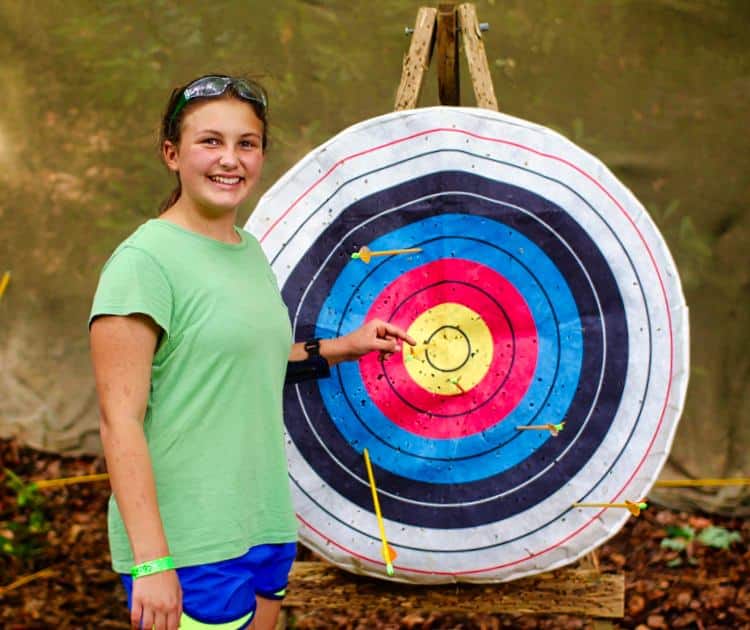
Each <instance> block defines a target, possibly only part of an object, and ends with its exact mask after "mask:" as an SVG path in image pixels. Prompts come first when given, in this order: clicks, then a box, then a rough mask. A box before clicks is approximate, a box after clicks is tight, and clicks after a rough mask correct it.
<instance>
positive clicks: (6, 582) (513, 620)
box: [0, 440, 750, 630]
mask: <svg viewBox="0 0 750 630" xmlns="http://www.w3.org/2000/svg"><path fill="white" fill-rule="evenodd" d="M0 461H2V465H3V468H4V470H3V471H2V472H0V627H2V628H5V629H6V630H27V629H28V630H31V629H37V628H39V629H42V628H44V629H46V628H58V629H60V630H64V629H78V628H128V627H129V626H128V623H127V613H126V610H125V604H124V592H123V590H122V587H121V586H120V583H119V580H118V578H117V577H116V576H115V574H114V573H112V571H111V570H110V566H109V552H108V548H107V534H106V502H107V498H108V485H107V483H106V482H98V483H89V484H79V485H71V486H65V487H61V488H54V489H53V488H50V489H45V490H36V491H34V490H30V489H29V488H28V486H25V488H24V487H23V486H21V485H19V482H18V481H17V480H14V479H15V478H14V477H13V474H15V475H16V476H17V478H18V479H21V480H23V481H27V480H30V479H34V480H39V479H52V478H58V477H68V476H74V475H82V474H91V473H98V472H103V471H104V462H103V461H102V460H101V459H100V458H93V457H79V458H69V457H68V458H63V457H60V456H58V455H50V454H47V453H41V452H38V451H35V450H32V449H29V448H23V447H20V446H19V445H18V443H17V442H15V441H13V440H0ZM8 470H10V471H12V473H8V472H7V471H8ZM19 492H20V494H19ZM19 503H22V505H20V504H19ZM711 526H716V527H720V528H723V529H722V530H721V531H722V532H724V534H726V535H728V536H729V539H728V541H726V542H727V544H728V548H727V549H721V548H718V547H714V546H711V545H709V544H703V543H701V542H699V540H700V538H701V537H700V535H698V536H696V538H695V539H693V540H692V541H688V544H687V548H686V549H683V550H677V549H669V548H667V547H665V546H664V545H663V544H662V541H663V540H665V539H669V540H671V541H674V540H675V537H676V536H675V530H674V529H670V528H674V527H680V528H682V530H683V538H682V541H683V542H684V541H685V540H686V539H685V535H684V533H685V531H689V530H688V529H687V528H688V527H689V528H692V530H693V531H694V532H695V533H696V534H699V533H700V532H704V531H705V530H706V529H707V528H709V527H711ZM714 531H716V530H714ZM688 538H689V536H688ZM749 542H750V522H748V521H743V520H740V519H731V518H718V517H713V516H709V515H700V514H686V513H681V512H673V511H670V510H664V509H659V508H658V507H651V508H649V509H648V510H646V511H645V512H644V513H643V514H642V515H641V516H640V517H638V518H632V519H631V520H630V521H629V522H628V524H627V525H626V526H625V527H624V528H623V530H622V531H621V532H620V533H619V534H618V535H617V536H616V537H615V538H613V539H612V540H611V541H609V542H608V543H607V544H605V545H604V546H603V547H602V548H601V549H600V552H599V558H600V563H601V568H602V570H604V571H622V572H624V573H625V576H626V602H625V618H624V619H623V620H620V621H618V625H619V627H621V628H637V629H638V630H646V629H648V628H654V629H672V628H688V629H691V628H696V629H699V630H713V629H718V628H735V629H737V630H739V629H741V628H748V629H750V547H749V544H748V543H749ZM300 556H301V557H304V558H305V559H309V558H310V554H309V552H307V551H305V550H302V551H301V552H300ZM25 577H30V578H31V579H30V580H29V581H27V582H22V579H23V578H25ZM288 627H289V628H297V629H298V630H313V629H325V628H341V629H350V630H366V629H367V630H369V629H378V630H400V629H411V630H422V629H427V628H430V629H438V628H441V629H443V628H444V629H448V628H451V629H463V630H470V629H476V630H480V629H481V630H496V629H498V628H518V629H527V628H528V629H532V628H549V629H552V628H590V627H592V622H591V621H589V620H585V619H580V618H573V617H562V616H556V617H528V616H524V617H518V616H509V615H481V616H480V615H475V616H465V615H453V614H446V613H441V612H438V611H424V612H414V611H413V610H410V611H407V610H398V609H394V610H348V609H347V608H346V605H345V602H342V608H341V610H335V611H329V612H321V611H314V612H313V611H306V610H301V609H299V610H292V611H290V615H289V617H288Z"/></svg>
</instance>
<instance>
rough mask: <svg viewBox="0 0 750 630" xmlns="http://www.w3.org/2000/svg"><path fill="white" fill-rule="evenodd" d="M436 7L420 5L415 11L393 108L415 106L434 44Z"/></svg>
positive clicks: (399, 108)
mask: <svg viewBox="0 0 750 630" xmlns="http://www.w3.org/2000/svg"><path fill="white" fill-rule="evenodd" d="M436 14H437V9H434V8H432V7H421V8H420V9H419V11H418V12H417V21H416V23H415V24H414V33H412V36H411V45H410V46H409V52H408V53H406V57H404V63H403V67H402V69H401V83H400V84H399V86H398V91H397V92H396V104H395V105H394V107H393V109H394V110H396V111H398V110H401V109H413V108H415V107H416V106H417V101H418V100H419V93H420V91H421V90H422V81H423V80H424V73H425V71H426V70H427V67H428V66H429V65H430V57H431V56H432V49H433V47H434V45H435V38H434V35H435V15H436Z"/></svg>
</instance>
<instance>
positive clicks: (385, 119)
mask: <svg viewBox="0 0 750 630" xmlns="http://www.w3.org/2000/svg"><path fill="white" fill-rule="evenodd" d="M247 227H248V229H249V230H250V231H251V232H253V233H254V234H255V235H256V236H257V237H258V239H259V241H260V242H261V244H262V246H263V248H264V251H265V252H266V254H267V256H268V258H269V260H270V262H271V265H272V268H273V270H274V272H275V273H276V276H277V278H278V281H279V285H280V288H281V291H282V295H283V297H284V300H285V302H286V304H287V306H288V308H289V313H290V317H291V319H292V324H293V327H294V330H295V335H296V338H297V339H305V338H307V337H312V336H317V337H323V338H325V337H334V336H341V335H346V334H348V333H350V332H352V331H354V330H356V329H357V328H358V327H359V326H361V325H362V324H364V323H365V322H367V321H369V320H370V319H373V318H379V319H381V320H384V321H390V322H393V323H395V324H397V325H399V326H401V327H402V328H404V329H405V330H407V331H409V332H410V334H411V335H412V336H413V337H414V338H415V339H416V340H417V345H416V346H415V347H411V346H408V345H405V346H404V348H403V349H402V351H401V352H400V353H398V354H397V355H394V356H391V357H389V358H387V359H385V360H383V359H381V358H380V357H379V356H378V355H377V354H376V353H372V354H370V355H367V356H365V357H363V358H362V359H361V360H360V361H358V362H345V363H341V364H338V365H336V366H335V367H334V368H333V369H332V374H331V377H330V378H329V379H324V380H320V381H317V382H311V383H303V384H300V385H296V386H289V387H287V389H286V392H285V400H284V404H285V423H286V435H287V452H288V457H289V474H290V480H291V484H292V488H293V493H294V497H295V502H296V504H295V508H296V510H297V514H298V518H299V521H300V537H301V540H302V541H303V542H304V543H305V544H306V545H308V546H309V547H311V548H312V549H314V550H315V551H316V552H318V553H320V554H322V555H323V556H325V557H326V558H327V559H329V560H330V561H332V562H334V563H335V564H338V565H339V566H342V567H344V568H346V569H349V570H351V571H354V572H357V573H364V574H370V575H376V576H379V577H383V578H387V576H386V574H385V571H384V560H383V558H382V556H381V553H380V550H381V537H380V532H379V526H378V522H377V519H376V516H375V510H374V507H373V503H372V496H371V489H370V485H369V482H368V477H367V472H366V468H365V463H364V459H363V450H364V449H365V448H366V449H368V451H369V454H370V458H371V459H372V463H373V468H374V476H375V480H376V485H377V493H378V496H379V500H380V505H381V508H382V514H383V519H384V529H385V532H386V536H387V538H388V543H389V545H390V546H391V547H392V548H393V549H394V550H395V552H396V553H397V557H396V559H395V561H394V568H395V575H394V576H393V578H391V579H395V580H402V581H409V582H425V583H427V582H448V581H501V580H508V579H513V578H517V577H521V576H524V575H528V574H532V573H536V572H540V571H545V570H549V569H553V568H556V567H559V566H562V565H564V564H567V563H569V562H572V561H573V560H575V559H576V558H578V557H580V556H581V555H583V554H585V553H587V552H588V551H590V550H592V549H593V548H595V547H597V546H598V545H600V544H601V543H602V542H604V541H605V540H606V539H607V538H609V537H610V536H612V535H613V534H614V533H616V531H617V530H618V529H619V528H620V527H621V526H622V524H623V523H624V522H625V520H626V519H627V518H628V515H629V514H628V512H627V510H621V509H616V508H608V509H596V508H574V507H573V504H574V503H576V502H607V503H616V502H623V501H624V500H626V499H627V500H636V501H637V500H640V499H641V498H642V497H644V496H646V495H647V493H648V490H649V489H650V487H651V485H652V483H653V482H654V481H655V480H656V477H657V476H658V473H659V470H660V469H661V466H662V465H663V463H664V461H665V459H666V456H667V454H668V451H669V447H670V444H671V440H672V437H673V435H674V432H675V429H676V425H677V421H678V419H679V415H680V412H681V409H682V405H683V401H684V396H685V390H686V386H687V374H688V368H687V365H688V351H687V343H688V321H687V308H686V306H685V304H684V299H683V296H682V292H681V288H680V284H679V278H678V275H677V272H676V269H675V266H674V263H673V261H672V259H671V257H670V255H669V252H668V250H667V248H666V245H665V243H664V241H663V239H662V238H661V236H660V235H659V233H658V230H657V229H656V227H655V226H654V224H653V222H652V221H651V220H650V218H649V217H648V215H647V214H646V212H645V210H644V209H643V207H642V206H641V205H640V204H639V203H638V201H637V200H636V199H635V198H634V197H633V195H632V194H631V193H630V192H629V191H628V190H627V189H626V188H625V187H624V186H623V185H622V184H621V183H620V182H619V181H618V180H617V179H616V178H615V177H614V176H613V175H612V173H610V172H609V171H608V170H607V169H606V168H605V167H604V166H603V165H602V164H601V162H599V161H598V160H596V159H595V158H593V157H592V156H591V155H589V154H588V153H586V152H584V151H583V150H582V149H580V148H578V147H576V146H575V145H574V144H572V143H571V142H569V141H568V140H566V139H565V138H563V137H562V136H560V135H559V134H557V133H555V132H552V131H550V130H548V129H546V128H544V127H540V126H538V125H534V124H532V123H529V122H526V121H523V120H519V119H516V118H512V117H509V116H506V115H502V114H497V113H494V112H489V111H485V110H478V109H465V108H443V107H438V108H426V109H419V110H411V111H406V112H397V113H393V114H389V115H386V116H382V117H379V118H375V119H372V120H368V121H365V122H362V123H360V124H358V125H355V126H354V127H351V128H349V129H347V130H345V131H344V132H342V133H341V134H339V135H338V136H336V137H334V138H333V139H332V140H330V141H329V142H328V143H326V144H325V145H323V146H321V147H319V148H318V149H316V150H314V151H312V152H311V153H310V154H308V155H307V156H306V157H305V158H304V159H303V160H302V161H301V162H299V163H298V164H297V165H296V166H295V167H294V168H292V170H291V171H289V172H288V173H287V174H286V175H284V176H283V177H282V178H281V179H280V180H279V181H278V182H277V183H276V184H275V185H274V186H273V187H272V188H271V189H270V190H269V191H268V192H267V193H266V195H265V196H264V197H263V198H262V199H261V201H260V203H259V205H258V207H257V209H256V210H255V212H254V213H253V214H252V216H251V218H250V220H249V221H248V226H247ZM363 246H366V247H367V248H368V249H369V250H370V251H371V252H373V254H374V255H373V257H372V259H371V260H370V261H369V262H367V263H365V262H364V260H362V259H353V258H352V254H353V253H355V252H358V251H359V250H360V248H362V247H363ZM404 249H407V250H417V251H409V252H405V253H391V254H389V253H388V252H392V251H394V250H395V251H397V252H398V251H399V250H404ZM380 253H382V254H383V255H379V254H380ZM560 423H564V428H563V430H562V431H560V432H559V433H558V434H557V435H556V436H555V435H553V434H552V433H553V432H551V431H549V430H545V429H544V428H543V427H546V426H547V425H559V424H560ZM528 427H531V428H528ZM540 427H541V429H540Z"/></svg>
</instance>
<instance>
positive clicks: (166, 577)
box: [130, 571, 182, 630]
mask: <svg viewBox="0 0 750 630" xmlns="http://www.w3.org/2000/svg"><path fill="white" fill-rule="evenodd" d="M180 617H182V588H181V587H180V581H179V579H178V578H177V572H176V571H162V572H161V573H154V574H153V575H147V576H145V577H139V578H138V579H137V580H133V606H132V608H131V609H130V626H131V627H132V628H137V629H141V628H143V630H151V629H152V628H153V630H178V628H179V625H180Z"/></svg>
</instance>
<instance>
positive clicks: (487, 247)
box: [316, 214, 583, 484]
mask: <svg viewBox="0 0 750 630" xmlns="http://www.w3.org/2000/svg"><path fill="white" fill-rule="evenodd" d="M435 233H437V234H451V235H455V234H461V237H459V238H457V237H455V236H447V237H444V238H438V239H432V240H430V241H428V242H421V241H420V239H421V238H422V236H423V235H424V234H435ZM415 246H419V247H422V249H423V251H422V252H421V253H420V254H418V255H416V256H393V257H390V258H388V259H385V260H384V261H383V262H381V263H377V264H371V265H369V266H368V265H365V264H363V263H362V262H360V261H350V262H349V263H347V264H346V265H345V267H344V269H343V270H342V272H341V273H340V275H339V277H338V278H337V279H336V281H335V283H334V285H333V287H332V288H331V290H330V293H329V295H328V297H327V299H326V300H325V302H324V303H323V307H322V308H321V310H320V314H319V317H318V320H317V322H316V334H317V335H320V336H325V335H326V334H330V332H331V331H335V334H337V335H340V334H347V333H349V332H351V331H353V330H356V329H357V328H358V327H359V326H361V325H362V324H363V323H364V318H365V315H366V313H367V310H368V309H369V305H370V304H372V302H373V301H374V300H375V299H376V298H377V297H378V296H379V295H380V294H381V293H382V291H383V290H385V288H386V287H387V286H388V285H389V284H390V283H391V282H392V281H393V280H394V279H395V278H398V277H399V276H401V275H403V274H404V273H406V272H407V271H410V270H412V269H413V268H414V267H415V266H416V265H422V264H427V263H429V262H433V261H436V260H440V259H443V258H452V257H455V258H465V259H468V260H472V261H474V262H478V263H480V264H483V265H485V266H487V267H490V268H491V269H493V270H495V271H497V272H498V273H500V274H501V275H503V276H504V277H505V278H506V279H507V280H508V281H509V282H510V283H511V284H512V285H513V286H514V287H515V288H516V289H517V290H518V291H519V292H520V293H521V295H522V296H523V297H524V299H525V300H526V302H527V305H528V306H529V309H530V310H531V313H532V316H533V319H534V323H535V325H536V327H537V336H538V340H539V352H538V362H537V367H536V369H535V372H534V375H533V378H532V379H531V381H530V386H529V390H528V391H527V392H526V394H525V395H524V397H523V398H522V399H521V401H520V402H519V403H518V405H517V406H516V408H515V409H513V410H512V411H511V412H510V413H509V414H508V415H507V416H506V417H505V418H504V419H501V418H498V420H502V422H499V421H498V422H497V423H496V424H495V425H493V426H491V427H489V428H488V429H485V430H484V431H482V432H481V433H477V434H474V435H470V436H466V437H462V438H454V439H430V438H425V437H422V436H419V435H416V434H413V433H411V432H409V431H406V430H404V429H402V428H400V427H398V426H397V425H396V424H394V423H393V422H392V421H391V420H389V419H388V418H387V417H386V416H385V415H384V414H383V413H382V412H381V411H380V409H378V407H377V406H376V405H375V404H374V403H373V402H372V400H371V399H370V395H369V393H368V392H367V390H366V388H365V385H364V383H363V382H362V378H361V375H360V372H359V367H358V365H356V364H352V363H348V364H341V365H340V366H338V367H337V370H338V372H339V374H338V378H336V379H329V380H324V381H321V382H320V383H319V387H320V393H321V396H322V399H323V401H324V404H325V406H326V409H327V411H328V413H329V414H330V417H331V419H332V420H333V422H334V423H335V425H336V427H337V428H338V430H339V431H340V432H341V433H342V435H343V436H344V438H345V439H346V440H347V441H349V442H350V443H351V444H352V445H353V447H354V448H357V449H358V450H362V449H363V448H365V447H366V448H368V450H369V451H370V454H371V456H372V458H373V461H375V462H377V464H378V465H379V466H380V467H381V468H385V469H387V470H389V471H391V472H393V473H395V474H399V475H401V476H403V477H407V478H410V479H415V480H419V481H424V482H429V483H443V484H453V483H463V482H468V481H477V480H480V479H485V478H487V477H491V476H493V475H496V474H498V473H501V472H503V471H505V470H508V469H509V468H512V467H513V466H516V465H517V464H519V463H521V462H522V461H523V460H525V459H526V458H527V457H529V456H530V455H531V454H532V453H533V452H534V451H535V450H536V449H538V448H539V447H540V446H541V445H543V444H544V442H546V441H547V440H548V439H549V437H550V436H549V434H548V433H546V432H519V431H518V430H517V429H516V426H517V425H526V424H533V423H534V422H535V418H536V417H537V416H538V415H539V414H540V412H542V411H543V412H544V422H545V423H546V422H553V423H557V422H561V421H562V420H563V418H564V417H565V412H566V410H567V409H568V407H569V405H570V402H571V400H572V398H573V394H574V393H575V388H576V384H577V383H578V380H579V376H580V369H581V362H582V353H583V339H582V335H581V332H580V331H581V323H580V319H579V317H578V310H577V308H576V304H575V301H574V299H573V296H572V294H571V292H570V289H569V288H568V285H567V283H566V281H565V279H564V278H563V276H562V275H561V274H560V272H559V271H558V269H557V268H556V267H555V265H554V264H553V263H552V261H550V260H549V258H548V257H547V256H546V254H545V253H544V252H543V251H542V250H541V249H540V248H539V247H538V246H536V245H535V244H534V243H533V242H532V241H530V240H529V239H528V238H526V237H525V236H523V235H522V234H521V233H519V232H518V231H516V230H514V229H512V228H510V227H508V226H507V225H504V224H502V223H499V222H496V221H492V220H489V219H487V218H485V217H477V216H473V215H459V214H444V215H440V216H438V217H432V218H429V219H424V220H421V221H417V222H414V223H412V224H409V225H407V226H404V227H402V228H400V229H397V230H394V231H392V232H389V233H387V234H385V235H383V236H381V237H379V238H377V239H375V240H374V241H372V242H371V243H368V247H370V249H372V250H380V249H394V248H398V247H415ZM532 264H533V271H532V270H531V265H532ZM394 306H395V305H394ZM560 329H564V333H563V334H564V336H565V338H564V340H563V343H560V342H559V341H558V331H559V330H560ZM550 390H551V395H550ZM353 410H354V415H355V416H356V418H357V421H356V422H353V421H352V411H353ZM439 460H450V466H449V467H448V469H447V470H446V467H445V465H444V463H443V462H441V461H439Z"/></svg>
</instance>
